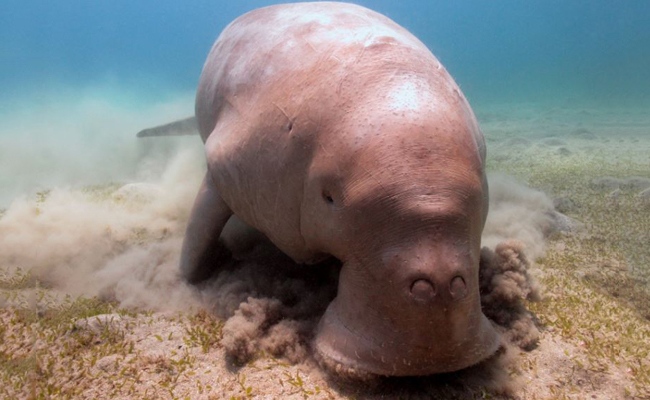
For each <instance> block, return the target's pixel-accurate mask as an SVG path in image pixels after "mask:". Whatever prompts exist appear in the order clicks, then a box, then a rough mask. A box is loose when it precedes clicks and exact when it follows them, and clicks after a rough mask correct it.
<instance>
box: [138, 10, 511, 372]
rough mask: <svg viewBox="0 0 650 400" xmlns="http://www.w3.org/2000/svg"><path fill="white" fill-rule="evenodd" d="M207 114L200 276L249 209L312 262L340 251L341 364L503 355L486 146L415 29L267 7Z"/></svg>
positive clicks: (233, 37) (226, 65) (328, 349)
mask: <svg viewBox="0 0 650 400" xmlns="http://www.w3.org/2000/svg"><path fill="white" fill-rule="evenodd" d="M195 111H196V126H197V127H198V131H199V133H200V135H201V138H202V139H203V141H204V143H205V154H206V158H207V173H206V175H205V178H204V180H203V183H202V185H201V188H200V190H199V193H198V195H197V197H196V201H195V203H194V206H193V210H192V213H191V218H190V221H189V224H188V227H187V234H186V237H185V241H184V244H183V249H182V255H181V261H180V271H181V274H182V276H183V277H184V278H185V279H186V280H187V281H188V282H190V283H198V282H201V281H202V280H205V279H207V278H208V277H209V276H211V275H212V274H214V273H215V272H217V271H219V269H220V266H221V265H222V263H223V260H224V259H226V258H227V257H228V252H227V250H226V249H225V247H224V246H223V245H222V244H221V243H220V242H219V235H220V234H221V231H222V229H223V227H224V225H225V224H226V222H227V221H228V220H229V219H230V218H231V217H232V216H233V215H235V216H237V217H238V218H239V219H241V220H242V221H243V222H245V223H246V224H248V225H250V226H251V227H253V228H255V229H257V230H258V231H260V232H261V233H263V234H264V235H265V236H266V237H267V238H268V239H269V240H270V241H271V242H273V243H274V244H275V245H276V246H277V247H278V248H279V249H280V250H282V251H283V252H284V253H286V254H287V255H288V256H290V257H291V258H293V260H295V261H296V262H297V263H301V264H311V263H316V262H318V261H321V260H323V259H325V258H328V257H335V258H337V259H338V260H340V261H341V263H342V269H341V273H340V278H339V284H338V292H337V295H336V298H335V299H334V300H333V301H332V303H331V304H330V305H329V307H328V308H327V311H326V312H325V314H324V316H323V317H322V319H321V321H320V323H319V325H318V327H317V330H316V332H315V337H314V339H313V343H312V345H313V349H314V351H315V354H316V355H317V356H318V357H319V358H320V359H322V360H325V362H326V364H327V365H330V366H336V368H337V369H339V367H340V368H342V369H345V370H348V371H349V370H352V371H359V372H364V373H368V374H376V375H387V376H411V375H428V374H434V373H441V372H449V371H455V370H459V369H462V368H466V367H468V366H471V365H474V364H476V363H478V362H480V361H482V360H484V359H486V358H487V357H489V356H491V355H492V354H494V353H495V352H496V350H497V348H498V347H499V343H500V341H499V338H498V335H497V333H496V331H495V330H494V328H493V326H492V324H491V323H490V322H489V321H488V319H487V318H486V317H485V315H484V314H483V313H482V311H481V304H480V297H479V286H478V273H479V271H478V270H479V257H480V255H479V254H480V248H481V232H482V230H483V226H484V224H485V219H486V216H487V212H488V188H487V181H486V177H485V154H486V149H485V141H484V138H483V135H482V133H481V130H480V128H479V126H478V123H477V121H476V118H475V116H474V114H473V112H472V110H471V108H470V106H469V104H468V102H467V100H466V99H465V97H464V96H463V94H462V93H461V91H460V89H459V87H458V85H457V84H456V83H455V82H454V80H453V79H452V77H451V76H450V75H449V73H448V72H447V71H446V70H445V68H444V67H443V66H442V65H441V64H440V62H439V61H438V60H437V59H436V57H435V56H434V55H433V54H432V53H431V52H430V51H429V50H428V49H427V47H426V46H425V45H424V44H423V43H422V42H420V41H419V40H418V39H417V38H416V37H415V36H413V35H412V34H411V33H409V32H408V31H407V30H406V29H404V28H403V27H401V26H399V25H398V24H397V23H395V22H393V21H392V20H390V19H389V18H387V17H385V16H383V15H381V14H379V13H376V12H374V11H371V10H369V9H366V8H364V7H361V6H357V5H352V4H345V3H335V2H327V3H299V4H284V5H275V6H271V7H266V8H261V9H257V10H254V11H251V12H249V13H247V14H244V15H242V16H241V17H239V18H237V19H236V20H234V21H233V22H232V23H230V24H229V25H228V26H227V27H226V28H225V29H224V30H223V32H222V33H221V35H220V36H219V37H218V39H217V41H216V42H215V43H214V45H213V47H212V49H211V51H210V53H209V55H208V58H207V61H206V62H205V65H204V67H203V72H202V74H201V78H200V82H199V85H198V91H197V95H196V110H195ZM192 123H193V122H192V121H189V122H188V121H183V122H182V123H181V125H182V126H189V125H188V124H192ZM168 128H169V126H167V128H165V129H167V130H169V129H168ZM165 129H163V131H164V130H165ZM149 133H150V134H151V131H149Z"/></svg>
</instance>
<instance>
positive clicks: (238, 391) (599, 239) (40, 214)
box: [0, 103, 650, 399]
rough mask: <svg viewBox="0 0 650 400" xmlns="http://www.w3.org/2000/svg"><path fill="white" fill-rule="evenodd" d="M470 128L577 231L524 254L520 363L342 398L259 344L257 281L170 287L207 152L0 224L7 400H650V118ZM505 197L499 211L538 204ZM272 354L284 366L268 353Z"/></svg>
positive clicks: (324, 381)
mask: <svg viewBox="0 0 650 400" xmlns="http://www.w3.org/2000/svg"><path fill="white" fill-rule="evenodd" d="M477 116H478V118H479V121H480V123H481V126H482V129H483V131H484V133H485V135H486V139H487V146H488V170H489V171H490V173H491V174H494V173H502V174H508V175H510V176H513V177H515V178H516V179H517V180H518V181H519V182H520V183H522V184H524V185H527V186H528V187H530V188H532V189H535V190H537V191H541V192H543V193H545V194H546V195H547V199H546V200H539V198H537V197H535V196H533V197H535V199H536V200H534V201H538V202H539V203H534V202H533V206H534V205H535V204H540V207H541V205H544V204H546V206H547V204H548V202H554V204H555V208H556V209H557V211H559V212H561V213H563V214H565V215H566V216H568V217H570V218H571V219H572V220H573V222H572V224H573V225H571V227H570V228H569V229H565V231H564V232H550V233H549V232H544V236H542V237H539V236H535V232H533V233H532V234H530V232H528V233H526V235H528V234H530V235H529V236H526V237H518V238H517V237H516V238H515V239H520V240H521V241H522V242H524V243H525V244H526V245H527V246H528V252H529V253H528V254H529V255H530V258H531V259H535V260H534V262H532V263H531V264H532V265H531V266H530V268H531V271H530V272H531V274H532V275H533V276H534V277H535V278H536V279H537V281H538V282H539V284H540V286H541V288H542V289H541V292H542V299H541V301H537V302H525V303H524V304H525V306H526V307H527V308H528V310H530V312H531V313H532V318H533V319H532V320H533V321H534V323H535V325H536V327H537V329H538V330H539V334H540V336H539V339H538V341H537V342H536V344H534V345H533V346H530V348H528V349H527V350H519V349H516V348H514V347H513V348H511V349H510V350H509V355H508V357H507V360H504V361H503V362H502V363H501V364H497V365H496V366H495V365H491V366H489V367H485V368H482V367H478V368H475V369H473V370H470V371H466V372H464V373H460V374H450V375H443V376H437V377H425V378H412V379H392V380H390V379H389V380H380V381H378V382H377V381H375V382H370V383H349V382H339V381H335V380H332V379H331V378H328V377H327V376H326V375H325V374H324V373H322V372H321V371H320V370H319V368H318V367H316V365H315V364H314V362H313V361H312V360H311V359H310V358H309V355H308V354H307V353H305V352H308V351H307V350H306V347H305V346H302V345H301V346H296V345H295V343H293V342H292V341H294V340H300V338H299V336H295V332H296V331H295V330H292V327H291V326H283V325H281V324H279V323H276V324H275V325H273V329H276V328H277V330H278V331H281V330H282V329H286V331H285V333H286V334H284V335H283V334H281V333H282V332H280V333H279V334H278V335H275V336H273V335H268V336H267V337H256V336H255V335H259V334H258V333H256V331H257V330H259V329H260V326H261V325H263V324H264V323H267V322H268V321H266V320H264V318H268V316H267V317H265V314H264V312H267V313H268V312H269V310H270V309H272V308H273V307H274V305H273V303H272V302H271V303H269V302H267V303H264V304H257V303H255V301H252V300H250V299H248V298H247V296H248V295H251V294H252V295H253V296H254V295H255V291H256V290H257V289H255V288H256V286H255V284H251V283H250V282H253V281H255V277H254V276H253V277H252V276H248V275H245V274H242V275H241V276H239V277H237V276H234V277H233V278H232V280H231V281H228V282H225V283H224V282H221V284H220V285H221V286H219V285H217V286H216V287H218V288H222V289H223V288H226V289H224V292H221V294H220V293H218V292H215V291H210V290H204V291H202V292H197V291H195V290H194V289H191V288H188V287H185V286H183V285H182V284H181V283H180V282H179V281H178V277H177V275H176V271H175V269H174V268H175V265H176V264H175V263H176V261H177V255H178V252H179V249H180V240H181V237H182V231H183V229H184V223H185V221H186V219H187V214H188V211H189V207H190V206H191V202H192V199H193V196H194V192H195V190H196V187H197V185H198V182H199V181H200V179H201V173H202V166H201V163H200V161H199V162H197V161H196V160H197V159H198V160H200V157H201V155H200V146H198V147H199V150H198V151H197V148H196V147H197V146H190V147H191V148H190V150H184V152H181V153H182V154H181V155H179V156H177V157H175V158H174V161H173V162H171V163H170V165H169V166H168V168H167V169H165V171H164V173H163V174H162V176H158V177H155V178H150V179H149V182H148V183H147V184H136V185H133V186H130V187H127V188H126V189H120V187H122V186H123V184H124V183H126V182H97V183H98V185H97V186H93V187H88V186H86V187H82V188H73V189H70V188H68V189H57V188H56V187H55V188H52V190H51V191H49V192H41V193H39V194H37V195H33V196H30V197H27V198H22V199H18V200H16V201H15V202H14V203H12V204H11V205H10V206H9V207H8V208H7V209H6V210H5V211H4V212H3V215H2V218H1V219H0V246H2V248H0V290H1V291H2V292H1V295H0V306H2V308H0V319H1V320H2V321H1V323H0V382H2V383H1V384H0V397H3V398H181V399H182V398H191V399H194V398H196V399H212V398H213V399H222V398H224V399H232V398H236V399H240V398H253V399H303V398H314V399H341V398H350V399H353V398H354V399H392V398H468V399H470V398H486V399H487V398H492V399H494V398H520V399H558V398H570V399H583V398H584V399H626V398H630V399H632V398H650V281H649V279H650V191H649V190H650V189H649V188H650V115H648V113H647V111H646V112H644V110H642V109H639V110H636V111H635V110H631V109H621V110H611V109H598V108H589V107H587V108H576V107H574V106H572V105H571V104H570V103H568V104H565V105H561V106H557V107H544V106H536V105H526V104H518V105H516V106H491V107H481V108H479V109H477ZM196 140H197V141H198V138H196ZM197 157H198V158H197ZM188 160H189V161H188ZM179 182H183V183H184V184H183V185H179ZM131 183H133V182H131ZM498 186H499V185H498V184H497V185H496V186H495V187H494V188H493V190H492V193H493V196H494V197H495V201H498V203H497V204H496V210H495V209H494V208H493V212H495V213H497V212H499V210H501V212H503V210H509V209H512V208H516V207H520V206H522V204H519V203H517V202H520V203H521V202H526V201H528V200H525V199H524V200H522V198H518V199H515V200H513V198H512V197H511V196H509V195H508V188H509V186H503V187H502V188H499V187H498ZM504 188H505V189H504ZM524 197H525V196H524ZM509 202H512V204H510V203H509ZM524 205H525V204H524ZM529 205H530V204H529ZM524 208H525V207H524ZM506 214H507V213H506ZM532 214H534V210H530V209H524V211H523V214H518V215H519V216H520V217H521V215H532ZM521 222H522V218H518V219H513V220H508V219H507V218H504V219H502V220H500V221H499V222H498V223H499V224H501V225H502V226H504V225H507V226H506V227H505V229H503V230H502V231H500V232H501V233H500V234H499V235H493V236H491V237H490V238H487V239H486V243H485V244H486V245H488V246H494V245H495V244H496V242H499V241H501V240H502V239H506V237H504V235H507V234H508V232H523V230H522V231H520V230H517V229H513V230H509V229H508V226H513V227H514V226H516V225H517V224H518V223H521ZM526 223H528V222H526ZM530 224H533V225H534V224H535V222H534V221H533V222H530ZM495 230H498V229H496V228H495V229H493V231H495ZM534 230H535V229H533V231H534ZM538 233H539V232H538ZM521 235H523V233H522V234H521ZM18 268H20V269H18ZM29 271H31V272H29ZM253 272H254V271H253ZM238 279H239V281H238ZM292 279H293V278H292ZM292 282H295V281H292ZM310 284H311V283H305V284H304V285H305V287H309V285H310ZM247 285H248V286H250V287H247ZM242 286H246V287H247V288H244V289H241V287H242ZM262 286H263V285H262ZM233 287H234V288H235V289H233ZM260 287H261V286H260ZM237 288H239V289H237ZM223 293H226V294H225V295H224V294H223ZM270 293H273V291H271V292H270ZM296 293H300V291H298V292H296ZM302 293H304V291H303V292H302ZM66 294H67V297H66ZM267 294H268V293H267ZM78 295H83V296H84V298H86V300H77V296H78ZM95 296H97V297H95ZM228 296H231V297H228ZM242 296H243V297H242ZM299 300H300V299H298V300H296V299H294V300H293V301H294V302H299ZM242 301H245V302H246V303H247V304H248V309H242V308H241V307H240V306H239V303H240V302H242ZM256 304H257V305H258V306H259V307H262V308H264V310H266V311H264V312H262V313H256V311H255V307H256ZM269 304H270V305H269ZM314 304H318V301H316V300H314ZM265 307H266V308H265ZM314 307H316V308H317V307H318V306H314ZM190 308H193V311H190ZM202 308H204V309H207V310H208V311H207V312H202V313H199V314H198V315H197V314H196V310H199V309H202ZM235 310H237V311H235ZM290 311H292V312H294V314H300V312H299V311H296V310H295V309H291V310H290ZM237 312H238V313H239V314H237V315H239V317H241V318H240V319H241V321H240V322H241V324H239V325H232V326H229V327H228V326H227V327H226V328H224V326H223V322H222V321H221V320H219V319H218V318H217V317H215V316H214V315H215V314H214V313H216V314H220V315H228V314H230V315H232V314H233V313H237ZM247 312H248V314H246V313H247ZM97 315H100V316H99V317H97ZM247 315H248V319H247ZM257 317H260V318H262V320H256V318H257ZM296 318H298V319H299V318H301V317H296ZM265 321H266V322H265ZM233 326H234V327H233ZM306 326H309V325H308V324H307V325H306ZM278 327H279V328H278ZM236 329H239V331H238V332H239V335H240V336H237V338H238V339H239V340H241V346H244V347H246V346H249V347H248V348H246V351H247V352H248V353H247V357H246V358H245V362H244V363H243V364H238V363H237V362H235V361H236V360H233V358H232V355H230V356H227V355H226V352H227V351H226V348H227V347H228V346H230V347H229V348H232V346H233V344H232V341H233V338H232V337H231V336H228V335H233V332H234V330H236ZM242 332H243V333H242ZM247 335H248V336H247ZM292 335H294V336H292ZM222 336H223V337H222ZM274 340H276V342H273V341H274ZM269 341H271V342H273V343H270V342H269ZM277 341H279V342H277ZM283 341H284V342H283ZM278 348H283V349H284V350H283V351H280V352H279V353H278V354H280V356H279V357H276V356H273V355H272V354H270V353H269V352H271V353H272V352H273V351H275V350H277V349H278ZM269 349H271V350H269ZM477 377H478V378H477Z"/></svg>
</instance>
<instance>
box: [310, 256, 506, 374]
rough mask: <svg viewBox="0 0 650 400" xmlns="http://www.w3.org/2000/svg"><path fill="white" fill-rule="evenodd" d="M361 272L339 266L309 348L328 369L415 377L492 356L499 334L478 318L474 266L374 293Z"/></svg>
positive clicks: (424, 273)
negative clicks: (334, 286) (329, 300)
mask: <svg viewBox="0 0 650 400" xmlns="http://www.w3.org/2000/svg"><path fill="white" fill-rule="evenodd" d="M358 271H359V269H358V268H354V267H352V268H349V267H347V266H344V268H343V270H342V272H341V278H340V281H339V292H338V295H337V298H336V299H335V300H334V301H333V302H332V303H331V304H330V305H329V307H328V308H327V311H326V313H325V315H324V316H323V318H322V319H321V321H320V323H319V326H318V330H317V334H316V337H315V341H314V348H315V351H316V353H317V355H318V356H319V357H320V358H321V359H324V360H325V361H326V364H328V365H330V366H335V367H337V368H338V366H341V367H343V368H344V369H345V370H353V371H357V372H361V373H366V374H367V373H370V374H376V375H385V376H418V375H429V374H435V373H443V372H452V371H457V370H460V369H463V368H466V367H469V366H472V365H475V364H477V363H479V362H481V361H483V360H484V359H486V358H488V357H489V356H491V355H492V354H494V353H495V352H496V351H497V349H498V347H499V337H498V334H497V333H496V331H495V330H494V328H493V326H492V324H491V323H490V322H489V321H488V319H487V318H486V317H485V315H484V314H483V312H482V311H481V304H480V296H479V290H478V266H476V267H475V268H469V267H448V266H447V267H445V266H443V267H439V266H438V268H429V269H428V270H427V269H421V268H415V269H414V270H413V271H408V270H407V271H404V273H402V274H399V273H398V274H393V275H391V276H390V277H387V282H386V285H384V284H381V283H380V284H379V286H377V287H373V283H371V282H368V281H367V280H365V281H364V279H359V273H358ZM398 275H401V276H398ZM388 281H389V282H388Z"/></svg>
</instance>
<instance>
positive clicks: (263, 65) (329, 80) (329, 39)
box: [196, 2, 441, 141]
mask: <svg viewBox="0 0 650 400" xmlns="http://www.w3.org/2000/svg"><path fill="white" fill-rule="evenodd" d="M373 45H376V46H382V45H390V46H398V47H402V48H403V47H409V48H413V49H417V50H418V52H419V53H420V54H422V53H424V54H427V55H428V56H429V57H430V58H431V61H434V60H435V58H434V57H433V55H432V54H431V53H430V52H429V51H428V49H427V48H426V46H424V45H423V44H422V43H421V42H420V41H419V40H418V39H417V38H416V37H415V36H413V35H412V34H411V33H409V32H408V31H407V30H405V29H404V28H402V27H401V26H399V25H397V24H396V23H394V22H393V21H391V20H390V19H388V18H386V17H385V16H383V15H381V14H379V13H376V12H374V11H372V10H369V9H366V8H363V7H360V6H357V5H354V4H347V3H334V2H319V3H297V4H283V5H276V6H270V7H265V8H260V9H256V10H254V11H251V12H248V13H246V14H244V15H242V16H241V17H239V18H237V19H236V20H234V21H233V22H232V23H231V24H230V25H228V26H227V27H226V28H225V29H224V31H223V32H222V33H221V35H220V36H219V38H218V39H217V41H216V42H215V44H214V45H213V47H212V50H211V51H210V54H209V56H208V58H207V60H206V63H205V66H204V69H203V73H202V76H201V81H200V83H199V88H198V93H197V110H196V112H197V118H198V122H199V130H200V132H201V136H202V138H203V140H204V141H205V140H206V139H207V136H208V135H210V133H211V132H212V131H213V129H214V125H215V123H216V121H217V119H218V117H219V116H220V114H221V113H222V112H223V111H224V109H226V108H228V105H230V106H232V107H233V108H236V109H237V112H240V113H241V112H248V111H249V110H245V109H246V108H248V107H250V106H252V105H255V106H258V107H259V106H260V102H262V103H264V104H265V105H268V104H267V103H268V102H267V100H268V99H267V97H266V96H267V95H268V91H269V90H273V88H274V87H275V86H276V85H277V84H282V85H284V87H285V88H286V90H287V91H286V92H285V93H283V95H287V96H296V95H297V94H300V93H301V92H303V90H302V89H305V88H304V87H300V85H299V84H296V82H295V80H296V78H299V77H300V76H301V75H303V74H305V73H308V74H310V75H311V77H312V78H317V79H318V80H319V82H318V83H322V84H326V85H337V84H340V78H341V77H339V76H337V74H336V73H337V72H339V73H340V72H342V73H344V74H345V73H354V65H353V64H354V63H355V62H358V61H359V59H360V58H361V57H363V53H364V52H365V50H366V49H367V48H368V47H371V46H373ZM382 51H384V52H385V49H384V50H382ZM332 61H336V63H334V64H332V63H331V62H332ZM435 62H436V63H437V67H438V68H441V66H440V64H439V63H438V62H437V60H435ZM337 70H338V71H337ZM327 73H329V74H333V75H327ZM303 78H305V77H303ZM306 83H310V84H313V83H314V82H313V81H308V82H305V84H306ZM337 89H338V93H339V94H340V92H341V88H340V87H339V88H337ZM321 96H322V94H321ZM260 99H261V100H260ZM259 111H260V110H259V109H256V110H252V111H250V113H248V114H249V115H250V114H255V113H256V112H259Z"/></svg>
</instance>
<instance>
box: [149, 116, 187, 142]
mask: <svg viewBox="0 0 650 400" xmlns="http://www.w3.org/2000/svg"><path fill="white" fill-rule="evenodd" d="M198 134H199V128H198V127H197V125H196V117H189V118H185V119H181V120H178V121H174V122H170V123H169V124H165V125H159V126H155V127H153V128H147V129H143V130H141V131H140V132H138V135H137V136H138V137H149V136H183V135H198Z"/></svg>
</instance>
